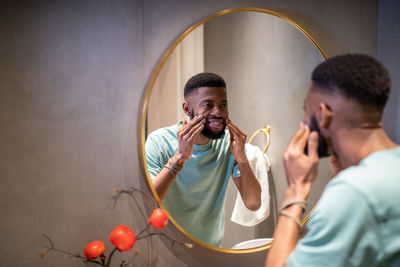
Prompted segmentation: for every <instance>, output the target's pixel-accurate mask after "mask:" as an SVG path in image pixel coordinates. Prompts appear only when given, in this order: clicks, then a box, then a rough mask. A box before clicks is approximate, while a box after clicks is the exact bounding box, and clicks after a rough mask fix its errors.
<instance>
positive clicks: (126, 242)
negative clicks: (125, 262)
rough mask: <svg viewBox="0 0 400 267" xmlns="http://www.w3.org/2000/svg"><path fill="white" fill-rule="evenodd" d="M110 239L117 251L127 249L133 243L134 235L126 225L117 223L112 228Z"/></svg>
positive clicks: (134, 240)
mask: <svg viewBox="0 0 400 267" xmlns="http://www.w3.org/2000/svg"><path fill="white" fill-rule="evenodd" d="M110 241H111V243H112V244H113V245H114V246H115V247H116V248H117V249H118V250H119V251H128V250H130V249H131V248H132V247H133V246H134V245H135V242H136V236H135V233H134V232H133V231H132V230H131V229H130V228H129V227H128V226H125V225H118V226H117V227H115V228H114V230H112V232H111V234H110Z"/></svg>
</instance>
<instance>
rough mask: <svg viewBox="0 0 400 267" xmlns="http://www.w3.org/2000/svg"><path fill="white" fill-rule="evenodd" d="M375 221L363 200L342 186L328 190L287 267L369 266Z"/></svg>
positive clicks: (373, 251)
mask: <svg viewBox="0 0 400 267" xmlns="http://www.w3.org/2000/svg"><path fill="white" fill-rule="evenodd" d="M375 229H376V220H375V216H374V214H373V211H372V209H371V207H370V205H369V203H368V201H367V196H365V195H363V194H362V193H361V192H359V191H357V189H355V188H353V187H352V186H351V185H349V184H346V183H344V182H339V183H334V185H333V186H328V188H327V190H325V192H324V194H323V196H322V197H321V199H320V201H319V204H318V206H317V208H316V210H315V212H314V213H313V214H312V216H311V218H310V221H309V223H308V224H307V230H308V232H307V234H306V235H305V236H304V237H303V238H302V239H301V240H300V241H299V243H298V244H297V246H296V248H295V250H294V251H293V252H292V253H291V254H290V256H289V258H288V260H287V266H289V267H297V266H302V267H304V266H307V267H313V266H315V267H317V266H318V267H320V266H330V267H335V266H338V267H339V266H370V265H368V262H369V263H371V262H374V261H375V259H376V257H377V253H378V252H377V251H378V249H379V248H378V246H379V244H378V242H377V241H378V240H379V238H378V236H377V233H376V231H375Z"/></svg>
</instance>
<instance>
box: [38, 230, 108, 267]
mask: <svg viewBox="0 0 400 267" xmlns="http://www.w3.org/2000/svg"><path fill="white" fill-rule="evenodd" d="M42 235H43V236H44V237H45V238H46V239H47V240H48V241H49V243H50V247H45V248H44V249H43V251H42V252H41V253H40V254H39V257H41V258H43V257H44V256H45V255H46V253H47V252H49V251H50V250H54V251H56V252H59V253H62V254H65V255H68V256H72V257H75V258H79V259H82V260H83V262H84V263H86V262H92V263H96V264H98V265H101V266H103V263H102V262H100V261H96V260H92V259H88V258H86V257H83V256H82V255H81V254H79V253H71V252H69V251H65V250H61V249H58V248H55V247H54V243H53V241H51V239H50V237H48V236H47V235H45V234H42ZM102 260H103V259H102Z"/></svg>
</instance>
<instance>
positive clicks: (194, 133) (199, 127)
mask: <svg viewBox="0 0 400 267" xmlns="http://www.w3.org/2000/svg"><path fill="white" fill-rule="evenodd" d="M205 122H206V120H205V119H203V120H201V121H200V122H199V123H197V124H196V125H194V126H193V127H191V128H190V130H189V131H188V132H187V133H186V134H185V135H184V138H185V139H186V140H192V139H193V138H194V137H196V136H197V135H198V134H199V133H200V132H201V130H202V129H203V128H204V123H205Z"/></svg>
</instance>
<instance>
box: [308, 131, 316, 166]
mask: <svg viewBox="0 0 400 267" xmlns="http://www.w3.org/2000/svg"><path fill="white" fill-rule="evenodd" d="M308 156H309V158H310V159H311V160H315V159H318V133H317V132H311V134H310V137H309V138H308Z"/></svg>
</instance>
